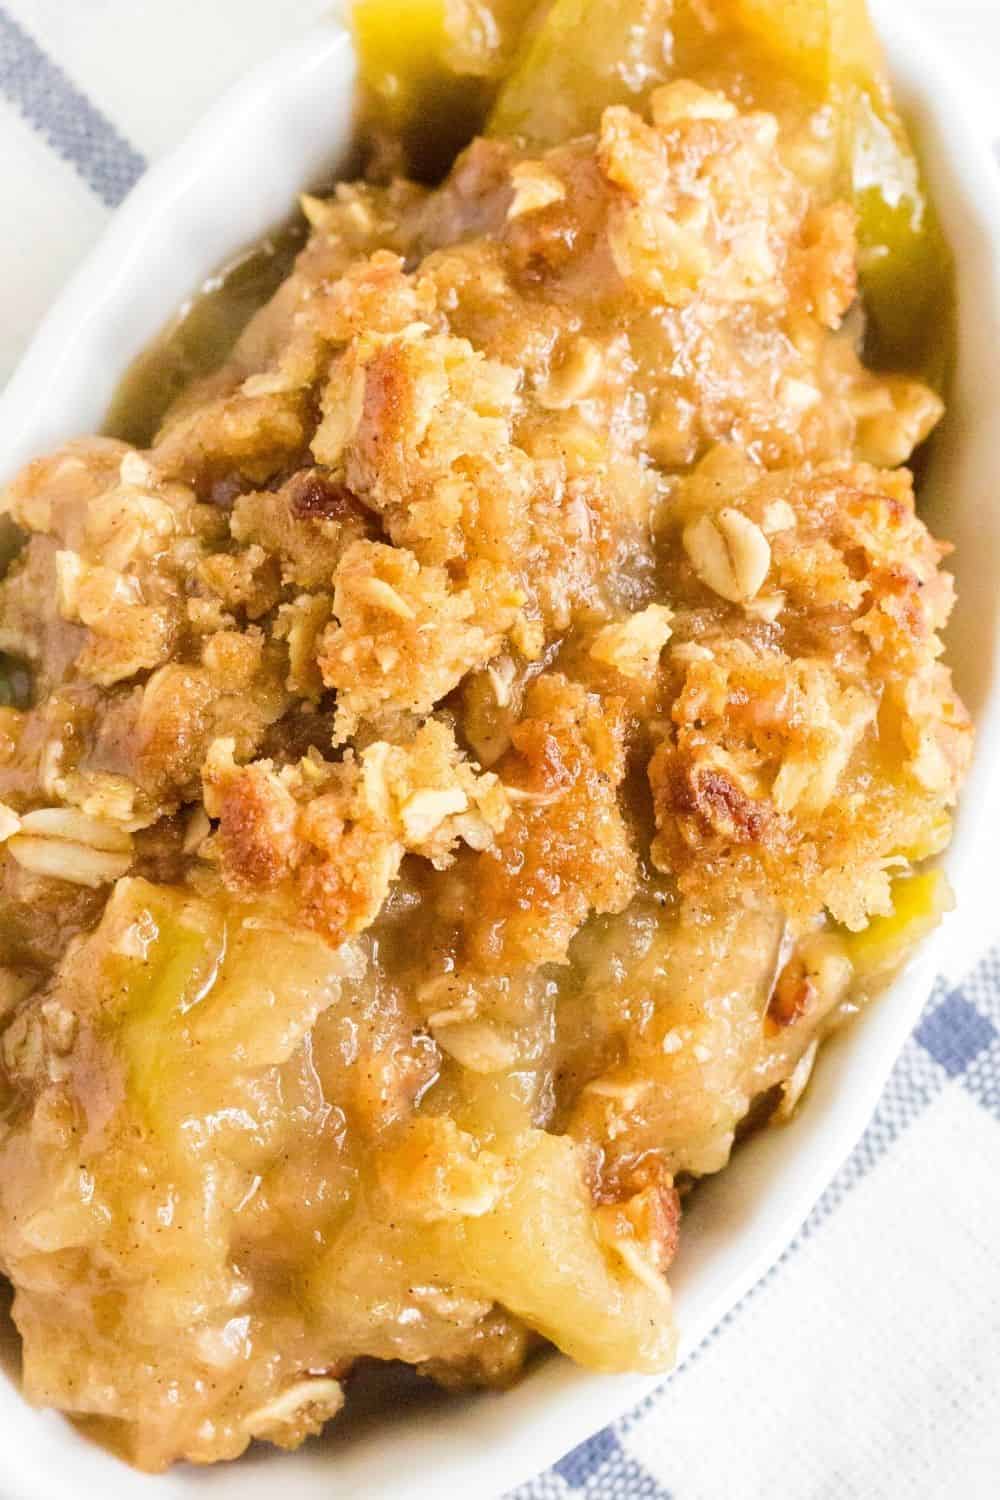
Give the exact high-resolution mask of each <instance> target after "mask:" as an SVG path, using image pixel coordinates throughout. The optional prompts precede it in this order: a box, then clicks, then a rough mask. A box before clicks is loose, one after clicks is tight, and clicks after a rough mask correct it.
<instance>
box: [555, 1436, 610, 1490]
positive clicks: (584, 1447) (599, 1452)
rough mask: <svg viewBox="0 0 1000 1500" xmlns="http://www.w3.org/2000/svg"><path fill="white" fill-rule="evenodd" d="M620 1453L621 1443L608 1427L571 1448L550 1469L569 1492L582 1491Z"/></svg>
mask: <svg viewBox="0 0 1000 1500" xmlns="http://www.w3.org/2000/svg"><path fill="white" fill-rule="evenodd" d="M621 1451H622V1446H621V1443H620V1442H619V1441H618V1439H617V1438H616V1437H615V1434H614V1433H613V1432H612V1430H611V1428H610V1427H605V1428H603V1429H602V1430H601V1431H600V1432H595V1433H594V1436H593V1437H589V1438H587V1440H586V1442H584V1443H581V1444H580V1446H579V1447H578V1448H573V1449H571V1450H570V1452H569V1453H567V1454H566V1455H565V1456H564V1457H563V1458H561V1459H560V1460H559V1462H558V1463H556V1464H553V1465H552V1467H553V1469H554V1470H555V1471H556V1473H557V1474H558V1475H559V1477H560V1479H565V1481H566V1483H567V1484H568V1485H569V1487H570V1489H571V1490H582V1489H583V1487H584V1485H585V1484H587V1483H588V1481H589V1480H590V1479H592V1478H593V1476H594V1475H595V1474H596V1473H597V1471H598V1469H602V1468H603V1467H604V1465H605V1464H607V1463H609V1462H610V1461H611V1460H613V1459H615V1458H617V1457H618V1456H619V1455H620V1454H621Z"/></svg>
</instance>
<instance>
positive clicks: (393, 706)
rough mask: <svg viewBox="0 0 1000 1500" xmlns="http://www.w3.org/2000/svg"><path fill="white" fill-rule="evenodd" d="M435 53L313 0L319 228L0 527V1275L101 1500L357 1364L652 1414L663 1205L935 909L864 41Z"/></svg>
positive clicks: (315, 224) (763, 1102) (933, 305)
mask: <svg viewBox="0 0 1000 1500" xmlns="http://www.w3.org/2000/svg"><path fill="white" fill-rule="evenodd" d="M460 9H461V8H460V7H452V6H450V5H445V6H442V7H441V8H440V9H437V8H435V7H434V6H433V5H431V6H426V7H425V6H420V7H416V6H414V7H412V8H411V9H403V8H401V7H399V6H398V5H389V4H388V3H382V0H359V3H358V4H357V5H356V7H355V24H356V29H357V35H358V40H359V49H360V53H361V57H362V62H363V65H364V69H365V72H366V75H367V79H368V84H369V96H370V105H371V108H370V111H369V119H370V122H371V123H370V126H369V129H368V141H369V150H368V153H367V155H368V166H367V171H366V174H365V176H364V177H363V178H361V179H360V180H358V181H355V182H352V183H350V184H339V185H338V186H337V187H336V188H335V189H334V190H333V192H332V193H331V194H329V195H328V196H326V195H324V196H307V197H306V198H305V199H304V200H303V208H304V212H305V216H306V219H307V221H308V226H309V232H308V238H307V241H306V242H305V244H304V247H303V248H302V249H301V251H300V253H299V254H298V256H297V258H296V260H295V262H294V267H293V268H291V269H290V271H289V274H288V275H287V277H286V278H285V279H284V280H283V281H282V282H281V284H280V286H279V287H278V289H277V291H276V292H275V293H274V295H273V296H271V297H270V299H269V300H268V301H267V302H266V304H265V305H264V306H262V307H261V308H260V310H259V311H258V312H256V314H255V315H254V316H253V317H252V318H251V319H250V321H249V322H248V323H247V325H246V327H245V329H244V330H243V332H242V333H241V334H240V335H239V337H238V339H237V341H236V343H235V345H234V346H233V348H232V349H231V350H229V351H228V352H225V353H222V354H220V355H219V357H218V358H217V360H216V362H215V367H214V368H212V369H210V370H209V371H208V373H205V374H201V375H198V376H196V377H193V378H191V379H188V380H185V381H178V380H177V379H176V372H177V369H178V349H179V348H180V347H181V344H183V343H184V341H183V340H181V342H180V343H178V339H177V337H176V336H175V337H174V339H173V341H171V340H169V339H168V340H167V342H166V344H165V345H164V346H163V347H162V348H161V349H160V350H159V351H153V353H152V355H151V357H150V359H149V360H147V361H146V362H145V365H144V376H143V378H144V380H145V382H146V385H147V387H148V386H149V385H150V384H151V385H152V388H153V399H152V400H150V401H146V402H144V403H143V406H142V413H141V416H136V413H135V410H134V409H133V412H132V418H131V426H130V423H129V420H128V413H127V412H126V413H125V415H124V416H121V415H119V417H116V419H115V425H116V428H117V430H119V431H125V430H126V429H129V435H130V437H131V438H133V439H134V440H133V441H129V442H126V441H123V440H122V438H121V437H117V436H101V437H93V438H85V439H80V440H78V441H76V442H73V443H70V444H69V445H67V446H66V447H65V448H63V449H62V450H60V451H59V452H56V453H53V454H50V455H47V456H43V457H40V458H39V459H37V460H36V461H35V462H33V463H31V464H29V465H28V466H27V468H25V469H24V470H23V471H22V472H21V473H20V474H19V475H18V476H17V477H16V478H15V479H14V480H13V481H12V482H11V483H10V484H9V485H8V487H7V489H6V491H5V495H4V508H5V510H6V513H7V515H8V516H9V518H10V520H11V522H12V523H13V528H16V529H12V533H11V551H12V553H13V560H12V562H11V563H10V566H9V569H8V571H7V574H6V578H5V580H4V582H3V583H2V585H0V649H2V650H3V651H4V652H5V653H6V654H7V667H6V675H5V684H6V698H7V704H6V706H5V707H4V708H2V709H0V798H2V808H0V835H2V839H3V846H2V879H3V883H4V888H3V898H2V906H0V937H2V949H3V951H2V955H0V957H2V963H3V968H2V971H0V981H2V999H3V1019H2V1027H3V1031H2V1037H0V1085H2V1098H3V1116H2V1118H3V1130H2V1136H0V1266H2V1268H3V1270H4V1271H5V1272H6V1274H7V1275H8V1277H9V1278H10V1280H11V1282H12V1284H13V1286H14V1291H15V1298H14V1318H15V1321H16V1323H17V1326H18V1329H19V1330H20V1333H21V1336H22V1340H23V1351H24V1384H25V1389H26V1392H27V1394H28V1396H29V1397H30V1399H32V1400H33V1401H35V1402H38V1403H42V1404H47V1405H51V1406H55V1407H58V1408H60V1409H62V1410H64V1411H65V1412H67V1413H68V1414H71V1415H72V1416H73V1417H75V1418H76V1419H78V1420H80V1421H82V1422H84V1423H85V1424H86V1427H87V1430H88V1431H91V1432H93V1433H94V1434H95V1435H96V1436H98V1437H100V1438H101V1439H102V1440H103V1441H105V1442H108V1443H110V1444H112V1445H113V1446H114V1447H115V1448H116V1449H117V1450H118V1451H120V1452H122V1453H123V1455H124V1456H126V1457H127V1458H128V1459H130V1460H131V1461H132V1462H134V1463H136V1464H138V1465H140V1466H141V1467H144V1468H148V1469H159V1468H163V1467H165V1466H166V1465H168V1464H169V1463H171V1462H172V1461H174V1460H177V1459H181V1458H187V1459H192V1460H195V1461H198V1462H210V1461H213V1460H217V1459H222V1458H230V1457H234V1456H236V1455H237V1454H239V1453H240V1452H241V1451H242V1450H243V1449H244V1448H245V1447H246V1445H247V1444H248V1443H249V1442H250V1441H251V1440H252V1439H254V1438H262V1439H266V1440H269V1441H271V1442H273V1443H277V1444H279V1445H282V1446H294V1445H295V1444H296V1443H298V1442H299V1441H301V1440H302V1438H303V1437H305V1436H306V1435H308V1434H310V1433H313V1432H316V1431H318V1430H319V1428H320V1427H321V1426H322V1424H323V1423H324V1421H325V1420H326V1419H327V1418H329V1417H331V1416H333V1415H334V1414H335V1413H336V1412H337V1411H338V1410H339V1409H340V1407H341V1406H342V1405H343V1403H344V1400H345V1397H346V1398H347V1399H348V1400H349V1398H350V1377H351V1371H352V1368H353V1367H355V1366H356V1364H357V1362H358V1361H359V1360H363V1359H374V1360H382V1361H384V1360H400V1361H404V1362H405V1363H407V1364H410V1365H413V1366H415V1367H416V1368H417V1369H418V1370H419V1371H420V1372H422V1373H423V1374H426V1375H427V1376H429V1377H431V1378H432V1379H434V1380H436V1381H438V1382H439V1383H441V1384H443V1385H445V1386H447V1387H449V1388H459V1389H460V1388H467V1387H470V1386H476V1385H483V1384H486V1385H499V1384H503V1383H505V1382H508V1381H510V1380H511V1379H513V1378H514V1377H515V1376H516V1375H517V1374H518V1372H519V1371H520V1370H521V1369H522V1367H523V1366H524V1364H525V1361H526V1360H528V1359H530V1358H531V1357H532V1355H533V1354H534V1353H535V1352H536V1351H537V1350H539V1349H541V1348H542V1347H543V1345H544V1344H545V1343H550V1344H554V1345H556V1346H557V1347H558V1348H559V1349H561V1350H562V1351H564V1352H565V1353H566V1354H568V1355H570V1356H571V1357H572V1358H574V1359H575V1360H577V1361H579V1362H580V1363H581V1364H583V1365H585V1366H587V1367H588V1368H591V1369H595V1370H602V1371H616V1370H647V1371H658V1370H663V1369H666V1368H668V1367H669V1365H670V1362H671V1358H672V1352H673V1328H672V1318H671V1307H670V1292H669V1287H668V1281H667V1277H666V1273H667V1270H668V1267H669V1263H670V1260H671V1257H672V1255H673V1253H674V1250H675V1247H676V1243H677V1238H678V1233H680V1234H683V1223H682V1213H681V1209H682V1202H683V1199H684V1196H685V1195H686V1194H687V1192H689V1191H690V1190H691V1189H692V1187H693V1185H694V1183H695V1182H696V1180H697V1179H698V1178H699V1177H702V1176H704V1175H706V1174H708V1173H714V1172H717V1171H719V1170H720V1169H721V1168H723V1167H724V1166H725V1164H726V1162H727V1160H728V1158H729V1155H730V1153H731V1151H732V1149H733V1146H734V1142H735V1140H736V1139H737V1137H738V1136H739V1135H741V1134H743V1133H746V1132H747V1131H749V1130H751V1129H754V1128H762V1127H763V1126H765V1125H768V1124H772V1123H774V1122H780V1121H783V1120H785V1119H787V1118H788V1117H789V1115H790V1114H791V1113H792V1112H793V1111H794V1109H795V1107H796V1105H797V1103H798V1101H799V1099H800V1097H801V1095H802V1092H803V1090H804V1089H805V1087H806V1085H807V1083H808V1078H809V1073H810V1069H811V1067H812V1064H813V1061H814V1059H815V1056H816V1053H817V1049H818V1047H819V1046H820V1044H821V1042H822V1040H823V1038H824V1037H825V1036H826V1035H827V1034H828V1033H829V1032H830V1031H831V1030H832V1029H833V1028H834V1027H835V1026H837V1025H838V1024H840V1023H841V1022H843V1021H844V1020H845V1019H847V1018H848V1017H849V1016H850V1015H851V1014H852V1013H853V1012H855V1011H856V1010H857V1009H858V1008H859V1007H860V1006H861V1005H862V1004H863V1003H864V1002H865V1001H866V1000H867V999H868V998H869V997H871V996H872V995H873V994H874V993H875V992H876V991H877V989H878V988H879V986H880V985H881V984H882V983H884V982H885V980H886V979H887V978H888V977H889V976H891V974H892V973H893V972H894V971H895V970H896V969H897V968H898V967H899V965H900V964H901V963H902V962H903V961H904V960H905V958H906V957H907V955H908V953H909V952H910V951H911V950H912V948H913V946H914V945H915V943H916V942H917V941H918V940H919V938H920V937H921V936H922V934H923V933H924V932H926V931H927V930H928V929H929V928H930V927H931V926H932V925H933V924H934V922H935V921H936V920H937V918H938V916H939V915H940V913H941V911H942V910H943V909H944V908H945V907H946V905H947V904H948V899H949V898H948V892H947V888H946V885H945V882H944V879H943V877H942V876H941V875H940V874H938V873H937V872H936V871H935V870H933V868H926V867H924V865H923V862H924V861H926V860H928V859H929V858H930V857H932V856H933V855H935V854H936V853H938V852H940V850H941V849H942V848H943V847H944V846H945V844H946V843H947V840H948V837H949V829H950V818H949V809H950V808H951V806H952V805H953V803H954V801H955V798H956V795H957V793H958V790H959V787H960V783H961V780H962V776H963V771H964V769H965V766H966V764H967V761H968V757H969V753H970V745H971V733H970V727H969V723H968V719H967V716H966V714H965V712H964V710H963V708H962V705H961V703H960V701H959V700H958V698H957V697H956V695H955V693H954V691H953V689H952V686H951V681H950V677H949V673H948V669H947V667H946V666H945V665H944V664H943V662H942V660H941V652H942V646H941V641H940V631H941V629H942V627H943V626H944V624H945V622H946V620H947V616H948V613H949V608H950V605H951V584H950V578H949V575H948V574H947V573H946V572H944V571H942V570H941V568H940V562H941V558H942V556H943V555H944V553H945V551H946V548H945V547H944V546H943V544H941V543H939V542H938V541H936V540H935V539H934V538H933V537H932V536H931V535H930V533H929V532H928V530H927V528H926V526H925V525H924V523H923V521H922V520H921V519H920V518H919V516H918V514H917V511H916V507H915V501H914V483H913V477H912V473H911V471H910V470H909V469H907V468H906V467H904V465H906V464H908V463H909V461H910V460H911V458H912V456H913V454H914V453H915V451H916V450H917V449H918V448H919V446H920V445H921V443H923V441H924V440H925V439H926V438H927V437H928V436H929V435H930V433H931V432H932V430H933V428H934V427H935V425H936V423H937V422H938V420H939V418H940V417H941V415H942V411H943V405H942V399H941V392H942V390H943V389H944V388H945V377H946V369H947V356H948V334H947V330H948V326H949V318H948V307H949V266H948V257H947V252H946V249H945V247H944V245H943V242H942V239H941V236H940V233H939V231H938V228H937V225H936V221H935V218H934V215H933V210H932V208H931V206H930V204H929V203H928V202H927V200H926V196H925V194H924V192H923V189H922V186H921V181H920V175H919V171H918V168H917V165H916V162H915V159H914V157H913V154H912V150H911V148H910V146H909V144H908V142H907V139H906V136H905V134H904V132H903V128H902V126H901V125H900V123H899V121H898V118H897V117H896V115H895V112H894V110H893V107H892V103H891V100H890V98H889V95H888V90H887V86H886V84H885V81H884V78H883V76H882V71H881V63H880V60H879V56H878V51H877V48H876V46H875V43H874V41H873V39H872V36H871V32H870V28H869V24H868V21H867V17H866V15H865V13H864V7H863V6H862V5H861V4H859V3H854V0H802V3H801V4H792V5H789V4H776V3H774V0H686V3H677V4H675V5H673V6H671V5H668V4H667V3H666V0H656V3H654V0H623V3H622V5H621V6H620V7H619V8H618V9H615V10H612V8H611V7H608V6H606V5H604V4H598V3H596V0H555V3H553V4H551V5H543V6H541V7H527V6H525V5H524V4H521V5H518V4H516V3H508V4H505V5H503V6H499V5H498V6H496V7H495V9H494V10H493V11H490V12H487V10H486V9H485V8H483V7H476V8H475V13H474V14H472V11H471V9H470V11H469V13H468V14H466V12H465V11H464V10H461V13H460ZM431 106H433V107H431ZM476 131H478V133H477V134H475V135H474V138H471V139H470V136H472V135H473V133H474V132H476ZM442 152H445V154H447V155H448V156H449V159H450V156H451V155H454V161H453V162H450V160H449V163H445V162H443V161H442V160H441V155H442ZM455 152H457V155H456V154H455ZM445 167H447V170H445V171H444V175H443V176H441V175H440V174H441V172H442V170H443V169H444V168H445ZM418 176H419V178H420V179H421V180H420V181H419V182H418V181H417V180H416V178H417V177H418ZM424 179H428V180H426V181H425V180H424ZM293 187H294V185H293V184H290V189H292V188H293ZM151 274H155V269H151ZM223 294H224V289H223ZM217 295H218V294H217ZM184 347H185V348H186V345H185V346H184ZM178 384H180V385H181V386H182V389H180V391H179V393H178V394H175V395H174V394H173V393H174V391H175V388H176V386H177V385H178ZM157 390H161V391H164V390H169V391H170V392H171V394H172V399H171V400H170V401H169V404H168V405H167V406H166V410H165V411H163V412H162V416H161V415H159V414H158V416H157V422H156V430H155V432H154V431H152V430H150V431H148V432H142V431H140V430H139V429H140V428H141V427H142V425H143V423H146V424H147V425H148V423H149V420H150V419H149V412H150V411H151V410H155V408H156V400H155V395H156V391H157ZM161 404H163V403H161Z"/></svg>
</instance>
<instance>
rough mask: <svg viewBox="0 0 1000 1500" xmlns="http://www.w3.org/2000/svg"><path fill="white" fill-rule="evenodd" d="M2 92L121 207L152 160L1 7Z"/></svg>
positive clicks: (99, 192)
mask: <svg viewBox="0 0 1000 1500" xmlns="http://www.w3.org/2000/svg"><path fill="white" fill-rule="evenodd" d="M0 93H2V94H3V95H4V97H5V98H6V99H7V100H9V102H10V103H11V104H12V105H13V106H14V108H15V109H17V110H18V111H19V112H20V114H21V115H22V116H23V118H24V119H25V120H26V121H27V122H28V124H29V125H32V126H34V128H35V130H37V131H38V133H39V134H40V135H42V136H44V137H45V139H46V140H47V141H48V143H49V145H50V146H51V147H52V149H53V151H55V152H56V153H57V154H58V155H59V156H61V157H62V159H63V160H64V161H65V162H68V163H69V165H70V166H71V167H73V168H74V170H75V171H76V172H77V173H78V174H79V175H80V177H82V179H83V181H84V182H85V183H86V184H87V186H88V187H89V188H90V189H91V190H92V191H93V192H94V193H96V195H97V197H98V198H100V200H101V202H102V203H104V204H106V205H107V207H108V208H115V207H117V205H118V204H119V203H120V202H121V201H122V199H123V198H124V197H125V194H126V193H127V192H128V191H129V189H130V188H131V187H133V186H134V184H135V183H136V182H137V181H138V179H139V178H140V177H141V176H142V174H143V172H144V171H145V170H146V162H145V160H144V158H143V157H142V156H140V154H139V152H138V151H136V149H135V147H134V146H131V145H129V143H128V141H126V140H125V139H124V137H123V136H121V135H119V133H118V131H117V130H116V129H115V127H114V126H113V125H112V123H111V121H110V120H109V119H107V117H106V116H105V115H103V114H102V113H101V111H100V110H99V109H97V107H96V106H95V105H93V104H92V103H91V102H90V100H89V99H88V98H87V96H86V94H84V93H82V92H81V91H80V89H78V88H77V87H76V85H75V84H74V83H72V82H71V80H70V79H69V78H67V76H66V74H65V73H64V72H63V71H62V69H61V68H60V67H59V66H58V65H57V64H56V63H54V62H53V61H52V59H51V58H50V57H47V56H46V54H45V53H44V52H43V51H42V49H41V47H39V45H38V43H37V42H36V41H34V40H33V39H32V38H31V37H30V36H29V35H28V33H27V32H26V31H24V30H23V28H22V27H21V26H19V25H18V23H17V22H16V21H15V20H14V19H13V17H12V16H10V15H9V14H8V12H7V11H6V10H5V9H4V8H3V6H2V5H0Z"/></svg>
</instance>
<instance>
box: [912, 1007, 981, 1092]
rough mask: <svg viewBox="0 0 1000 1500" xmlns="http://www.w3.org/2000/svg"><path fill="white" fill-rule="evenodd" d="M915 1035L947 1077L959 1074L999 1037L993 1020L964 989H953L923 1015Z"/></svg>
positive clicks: (956, 1076) (954, 1076) (955, 1076)
mask: <svg viewBox="0 0 1000 1500" xmlns="http://www.w3.org/2000/svg"><path fill="white" fill-rule="evenodd" d="M915 1035H916V1038H917V1041H918V1042H919V1043H920V1045H921V1046H922V1047H924V1048H925V1049H926V1050H927V1051H928V1052H929V1053H930V1055H931V1057H933V1059H934V1061H935V1062H937V1063H940V1064H941V1066H942V1068H944V1070H945V1072H946V1073H947V1074H948V1077H949V1078H958V1077H959V1076H960V1075H961V1074H962V1073H964V1072H965V1070H966V1069H967V1068H968V1066H969V1064H970V1063H971V1062H973V1061H974V1060H975V1059H976V1058H977V1057H978V1056H979V1054H980V1052H984V1051H985V1050H986V1048H987V1047H988V1046H989V1045H990V1043H991V1042H993V1041H995V1040H996V1035H997V1033H996V1028H995V1026H994V1025H993V1023H992V1021H990V1020H989V1019H988V1018H987V1017H986V1016H984V1015H982V1014H981V1012H980V1011H978V1010H977V1009H976V1007H975V1006H974V1005H971V1004H970V1003H969V1001H968V1000H967V999H966V998H965V996H964V994H963V993H962V991H961V990H952V992H951V994H950V995H946V996H945V998H944V1000H942V1002H941V1004H940V1005H939V1006H938V1007H937V1008H936V1009H935V1010H932V1011H931V1012H930V1013H929V1014H927V1015H925V1016H924V1018H923V1020H922V1021H921V1022H920V1025H919V1026H918V1027H917V1030H916V1033H915Z"/></svg>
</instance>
